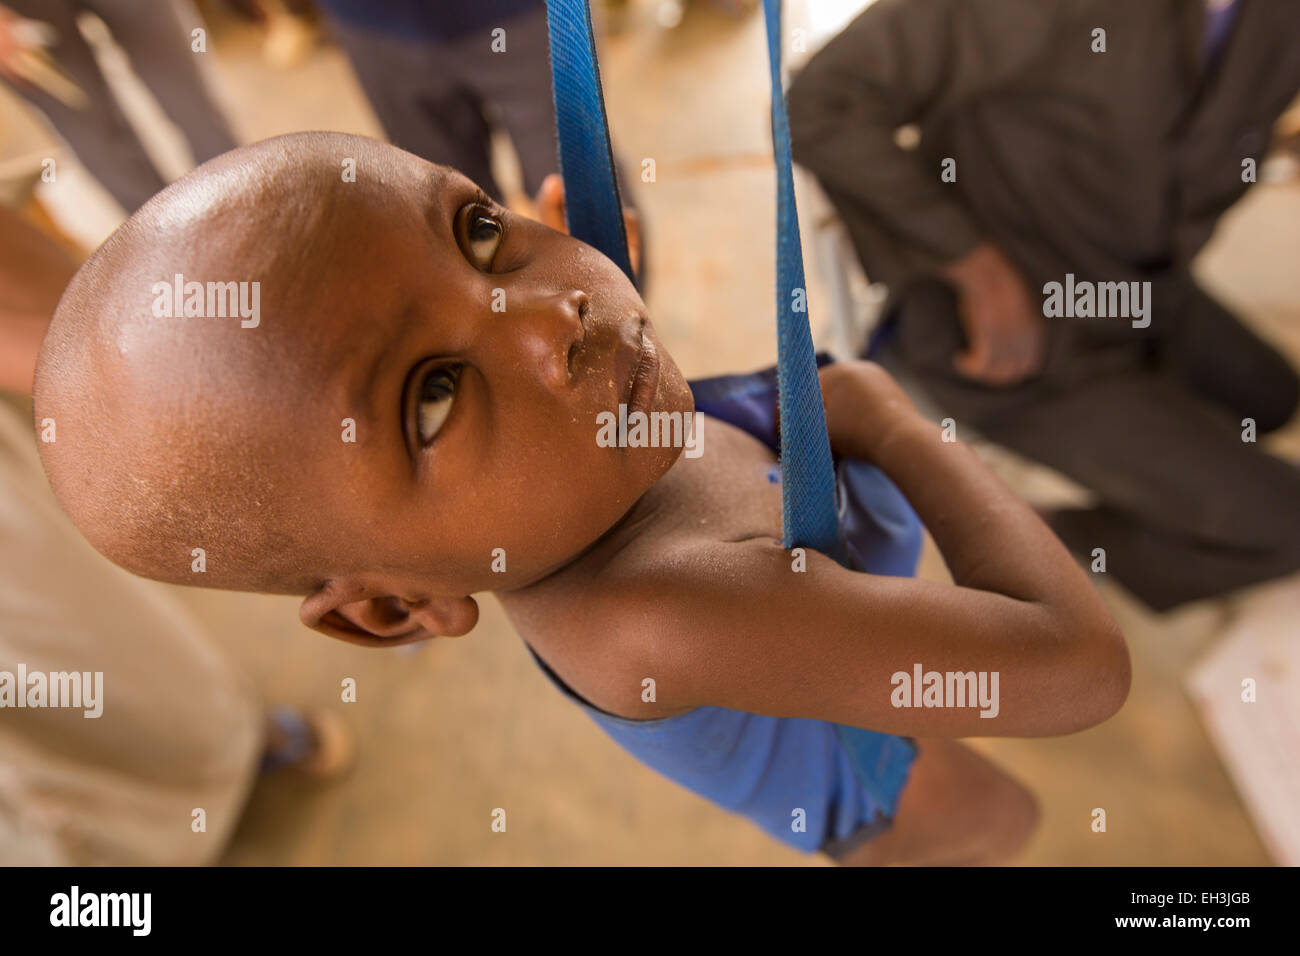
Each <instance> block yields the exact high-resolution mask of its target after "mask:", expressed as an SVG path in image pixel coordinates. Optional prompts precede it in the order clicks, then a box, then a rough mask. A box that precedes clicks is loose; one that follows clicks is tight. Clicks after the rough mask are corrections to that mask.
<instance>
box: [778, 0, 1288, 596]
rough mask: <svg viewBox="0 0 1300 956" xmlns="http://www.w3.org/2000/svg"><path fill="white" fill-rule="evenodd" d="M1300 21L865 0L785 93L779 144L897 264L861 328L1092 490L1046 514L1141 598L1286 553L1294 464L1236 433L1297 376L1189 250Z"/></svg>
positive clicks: (1141, 8)
mask: <svg viewBox="0 0 1300 956" xmlns="http://www.w3.org/2000/svg"><path fill="white" fill-rule="evenodd" d="M1297 36H1300V4H1297V3H1292V2H1285V0H1208V2H1202V0H1149V2H1143V3H1133V2H1131V0H1076V2H1069V3H1065V2H1062V3H1043V2H1041V0H879V2H878V3H875V4H873V5H872V6H871V7H869V8H868V9H867V10H866V11H864V12H863V13H862V14H861V15H860V16H858V17H857V18H856V19H855V20H854V21H853V22H852V23H850V24H849V26H848V27H847V28H845V30H844V31H843V32H842V33H841V34H840V35H838V36H836V37H835V38H833V39H832V40H831V41H830V42H829V43H827V44H826V46H825V48H824V49H822V50H821V51H820V52H818V53H817V54H816V55H814V56H813V57H812V59H811V60H810V61H809V62H808V64H807V65H806V66H805V68H804V69H803V70H802V72H801V73H800V74H799V75H798V76H797V77H795V79H794V80H793V82H792V84H791V86H790V90H789V113H790V131H791V137H792V142H793V149H794V158H795V160H796V161H797V162H798V163H800V164H801V165H803V166H804V167H805V168H807V169H808V170H809V171H811V172H812V173H813V174H814V175H815V176H816V177H817V179H818V181H819V183H820V184H821V186H822V187H823V189H824V190H825V192H826V194H827V196H828V197H829V198H830V200H831V202H832V203H833V204H834V205H835V207H836V209H837V211H838V213H839V215H840V218H841V219H842V220H843V221H844V223H845V226H846V227H847V229H848V231H849V233H850V235H851V236H852V239H853V242H854V245H855V247H856V249H857V252H858V256H859V258H860V260H861V263H862V265H863V268H864V269H865V271H866V273H867V275H868V276H869V277H870V278H871V279H872V281H874V282H880V283H883V284H884V285H886V286H887V287H888V289H889V303H888V304H887V307H886V308H887V314H888V315H889V316H890V321H891V326H890V332H889V333H887V334H886V335H885V336H882V337H881V338H880V339H879V340H878V341H880V342H883V343H885V344H884V345H883V347H884V348H886V349H888V350H889V352H890V354H892V355H893V356H894V357H895V358H896V359H897V360H898V361H899V362H901V364H902V366H903V367H905V368H906V369H908V370H909V371H910V372H911V373H913V375H914V377H915V378H916V380H917V381H918V383H919V384H920V386H921V387H922V388H923V389H924V390H925V391H926V392H927V393H928V394H929V396H930V397H931V398H932V399H933V400H934V401H935V403H936V404H937V405H938V407H939V408H940V409H941V414H942V415H943V416H950V417H952V418H953V419H955V420H956V422H957V423H958V424H959V426H962V425H969V426H970V427H971V428H973V429H976V430H978V431H979V432H980V433H981V434H983V435H984V436H985V437H987V438H989V439H990V440H992V441H994V442H997V443H998V444H1001V445H1004V446H1006V447H1007V448H1010V449H1013V450H1014V451H1017V452H1019V453H1021V454H1023V455H1025V456H1026V457H1028V458H1030V459H1033V460H1035V461H1038V462H1041V463H1043V464H1045V465H1048V466H1050V467H1052V468H1055V469H1057V470H1059V471H1060V472H1062V473H1064V474H1065V475H1067V476H1069V477H1070V478H1072V479H1074V480H1075V481H1077V482H1079V483H1080V484H1082V485H1083V486H1085V487H1086V488H1088V489H1090V490H1091V491H1092V492H1093V493H1095V496H1096V499H1097V501H1096V504H1095V506H1093V507H1087V508H1077V509H1068V510H1067V509H1062V510H1059V511H1057V512H1055V513H1054V514H1053V515H1051V518H1050V523H1051V526H1052V528H1053V530H1055V531H1056V532H1057V534H1058V535H1060V537H1061V538H1062V540H1063V541H1064V542H1065V543H1066V544H1067V545H1068V546H1069V547H1070V548H1071V549H1072V550H1073V551H1075V552H1076V553H1079V554H1082V555H1088V556H1092V555H1095V551H1094V549H1097V548H1102V549H1104V552H1105V556H1106V570H1107V571H1108V572H1109V573H1110V574H1113V575H1114V576H1115V577H1117V578H1118V579H1119V580H1120V581H1121V582H1122V583H1123V584H1124V585H1125V586H1126V587H1127V588H1128V589H1129V590H1130V591H1132V592H1133V593H1134V594H1135V595H1136V596H1137V597H1138V598H1140V599H1141V600H1142V601H1143V602H1145V603H1146V604H1147V605H1148V606H1150V607H1152V608H1154V609H1157V610H1165V609H1169V608H1173V607H1177V606H1179V605H1181V604H1184V603H1186V602H1189V601H1195V600H1198V599H1201V598H1209V597H1214V596H1216V595H1221V594H1224V593H1226V592H1229V591H1232V590H1235V589H1237V588H1241V587H1244V586H1246V585H1251V584H1255V583H1258V582H1262V581H1267V580H1270V579H1272V578H1277V577H1281V576H1284V575H1289V574H1291V573H1292V572H1295V571H1297V570H1300V471H1297V469H1296V468H1295V467H1293V465H1291V464H1290V463H1287V462H1284V461H1282V460H1279V459H1278V458H1276V457H1273V456H1271V455H1269V454H1266V453H1265V452H1263V451H1261V450H1260V448H1259V445H1258V444H1256V443H1255V437H1256V436H1262V435H1264V434H1266V433H1268V432H1270V431H1273V430H1276V429H1278V428H1280V427H1281V426H1283V425H1285V424H1286V423H1287V422H1288V420H1290V419H1291V417H1292V415H1293V414H1294V412H1295V409H1296V405H1297V401H1298V400H1300V380H1298V379H1297V375H1296V371H1295V369H1293V368H1292V367H1291V365H1290V364H1289V363H1288V362H1287V360H1286V359H1285V358H1283V357H1282V356H1281V355H1280V354H1279V353H1278V352H1277V351H1276V350H1275V349H1274V348H1273V347H1272V346H1270V345H1269V344H1267V343H1266V342H1264V341H1262V340H1260V339H1259V338H1258V337H1257V336H1255V335H1254V334H1253V333H1252V332H1251V331H1249V330H1248V329H1247V328H1246V327H1245V326H1244V325H1243V324H1242V323H1241V322H1240V321H1238V319H1237V318H1236V317H1235V316H1233V315H1232V314H1230V313H1229V312H1228V311H1227V310H1226V309H1225V308H1224V307H1223V306H1222V305H1220V304H1219V303H1218V302H1216V301H1215V300H1214V299H1213V298H1212V297H1211V296H1210V295H1209V294H1208V293H1206V292H1205V291H1204V290H1203V289H1201V288H1200V287H1199V286H1198V285H1197V283H1196V281H1195V279H1194V278H1193V277H1192V274H1191V271H1190V266H1191V263H1192V259H1193V257H1194V256H1195V255H1196V253H1197V251H1198V250H1200V248H1201V247H1202V246H1203V245H1204V244H1205V242H1206V240H1207V239H1208V238H1209V236H1210V234H1211V232H1212V231H1213V229H1214V226H1215V223H1216V222H1217V221H1218V219H1219V217H1220V216H1221V215H1222V214H1223V213H1224V212H1225V211H1226V210H1227V209H1228V208H1229V207H1230V206H1231V205H1232V204H1233V203H1234V202H1236V201H1237V200H1238V199H1239V198H1240V197H1241V195H1242V194H1243V193H1244V192H1245V191H1246V190H1247V189H1248V188H1249V185H1250V183H1251V182H1253V181H1254V176H1253V173H1252V171H1253V169H1254V166H1255V164H1256V163H1258V162H1259V160H1260V159H1261V158H1262V155H1263V153H1264V151H1265V148H1266V147H1267V145H1268V142H1269V134H1270V130H1271V129H1272V127H1273V124H1274V122H1275V120H1277V118H1278V117H1279V115H1280V114H1282V113H1283V111H1284V110H1285V109H1286V108H1287V106H1288V105H1289V104H1290V103H1291V102H1292V101H1293V100H1294V98H1295V96H1296V94H1297V92H1300V44H1298V43H1297V42H1296V37H1297ZM909 126H910V127H914V128H915V129H917V130H919V134H920V141H919V145H916V147H915V148H912V149H904V148H902V146H900V144H899V138H897V137H896V133H897V131H899V130H900V129H901V128H904V127H909ZM1040 289H1041V290H1042V295H1041V296H1040V294H1039V290H1040ZM1116 304H1117V305H1118V308H1111V306H1113V305H1116ZM1108 312H1110V313H1112V314H1107V313H1108ZM1116 312H1118V313H1119V314H1114V313H1116ZM891 335H892V338H890V336H891Z"/></svg>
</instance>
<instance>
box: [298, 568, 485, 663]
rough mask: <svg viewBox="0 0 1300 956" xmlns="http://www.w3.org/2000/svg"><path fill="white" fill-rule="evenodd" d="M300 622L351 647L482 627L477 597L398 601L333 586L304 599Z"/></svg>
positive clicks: (342, 584) (363, 590)
mask: <svg viewBox="0 0 1300 956" xmlns="http://www.w3.org/2000/svg"><path fill="white" fill-rule="evenodd" d="M298 617H299V619H301V621H302V623H303V624H305V625H307V626H308V627H310V628H311V629H312V630H313V631H319V632H320V633H321V634H325V635H328V636H329V637H333V638H336V639H338V640H340V641H347V642H348V643H349V644H361V645H364V646H366V647H398V646H400V645H402V644H413V643H415V642H416V641H427V640H429V638H431V637H460V636H461V635H462V634H468V633H469V632H470V631H471V630H473V629H474V625H475V624H477V623H478V604H477V603H475V601H474V599H473V598H472V597H427V598H420V599H418V600H412V599H407V598H399V597H394V596H393V595H391V594H383V593H380V594H376V593H375V589H373V588H367V587H365V586H364V585H361V584H359V583H353V582H341V581H331V582H329V583H328V584H326V585H324V586H323V587H321V588H320V589H319V590H317V591H314V592H313V593H311V594H309V595H307V597H305V598H304V599H303V602H302V607H300V608H299V609H298Z"/></svg>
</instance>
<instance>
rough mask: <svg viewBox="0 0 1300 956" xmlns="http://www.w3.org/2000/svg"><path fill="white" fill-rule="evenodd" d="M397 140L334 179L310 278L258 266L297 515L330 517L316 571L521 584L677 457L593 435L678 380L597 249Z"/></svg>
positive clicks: (609, 520) (676, 399)
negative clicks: (346, 179)
mask: <svg viewBox="0 0 1300 956" xmlns="http://www.w3.org/2000/svg"><path fill="white" fill-rule="evenodd" d="M393 156H395V157H400V158H394V159H393V160H392V162H391V164H386V165H389V169H388V170H386V172H385V175H384V176H383V177H382V179H383V181H382V183H381V182H379V181H377V179H378V177H376V178H372V179H369V180H367V178H366V177H365V176H364V175H363V174H362V171H361V169H358V175H357V182H356V183H349V184H346V185H344V186H341V187H339V186H335V188H334V189H333V190H331V192H333V193H334V196H331V197H330V199H329V201H330V203H332V208H331V209H330V212H329V215H328V218H322V226H321V227H320V228H319V229H318V230H316V231H314V232H313V233H312V235H311V240H312V245H313V248H312V249H311V250H304V252H303V256H304V258H305V257H306V256H308V255H310V257H311V260H312V261H313V262H314V265H313V271H314V270H315V269H316V268H319V272H316V275H317V278H315V279H311V280H303V279H301V278H299V280H298V281H296V282H295V283H294V285H295V286H296V289H295V291H294V293H293V296H292V297H293V299H294V301H293V302H291V303H290V302H283V301H282V302H276V301H275V299H276V297H275V289H274V288H273V287H272V284H271V283H266V282H264V283H263V292H262V296H263V301H262V323H261V324H262V327H263V328H264V329H265V330H266V331H267V332H269V333H271V334H272V335H275V326H276V325H277V321H276V313H277V311H279V309H281V308H283V309H285V310H286V313H289V312H292V313H296V314H297V318H296V319H294V320H293V322H294V334H293V339H292V341H291V342H285V341H279V340H276V341H278V348H277V351H279V350H282V349H285V348H290V349H291V350H292V351H291V352H290V353H288V354H284V355H283V368H284V374H283V376H280V375H278V374H277V378H278V379H279V381H278V384H272V385H271V386H270V387H271V389H272V390H273V391H274V393H275V395H274V398H273V399H272V401H273V402H274V403H275V405H276V407H277V408H278V409H279V410H280V411H281V412H283V413H284V414H285V421H284V423H283V424H284V428H283V432H282V437H280V438H278V439H277V440H279V441H283V442H284V444H285V447H284V450H283V461H284V462H287V463H289V465H290V468H291V469H292V472H293V475H294V477H293V478H292V479H291V481H293V482H301V486H300V489H299V493H300V495H301V497H302V500H304V501H305V502H306V503H308V504H309V507H308V508H307V509H306V510H305V511H304V512H303V513H302V517H301V519H300V523H301V524H303V525H304V527H302V528H300V529H299V531H300V532H302V533H303V534H302V535H301V536H303V537H307V538H310V539H316V540H319V538H320V536H321V535H322V534H323V535H324V536H325V539H326V540H324V541H320V545H321V548H322V550H323V552H324V553H325V554H326V555H329V556H331V558H332V560H333V562H334V564H335V569H334V571H332V572H331V570H330V569H325V570H326V572H327V576H329V575H330V574H333V573H342V572H344V571H345V570H358V569H362V568H375V569H388V570H391V572H392V574H391V575H390V577H391V582H390V583H389V584H388V585H387V589H388V590H389V591H390V593H393V594H394V595H395V596H397V597H401V598H404V599H405V598H408V597H410V598H412V599H419V597H420V595H421V594H423V593H424V592H425V591H427V589H429V588H430V587H436V589H437V591H438V592H440V593H445V594H448V595H451V594H459V595H466V594H469V593H472V592H475V591H481V590H502V589H508V588H513V587H517V586H520V585H522V584H525V583H528V582H529V581H531V580H535V579H537V578H539V577H541V576H543V575H544V574H545V573H547V572H549V571H552V570H555V569H556V568H558V567H560V566H562V565H563V564H565V563H567V562H568V561H569V560H571V559H572V558H573V557H574V556H576V555H577V554H578V553H580V552H581V551H582V550H583V549H585V548H586V547H587V546H588V545H590V544H591V543H592V542H593V541H595V540H596V539H597V538H598V537H599V536H600V535H602V534H603V533H604V532H605V531H606V530H608V529H609V528H610V527H611V526H612V525H613V524H614V523H615V522H616V521H617V520H618V519H619V518H620V517H621V516H622V515H624V514H625V513H626V512H627V510H628V509H629V508H630V507H631V505H632V504H633V503H634V502H635V501H636V500H637V499H638V498H639V497H640V496H641V495H642V494H643V493H644V492H645V491H646V490H647V488H649V486H650V485H651V484H653V483H654V481H655V480H656V479H657V478H659V477H660V476H661V475H662V474H663V473H664V472H665V471H666V470H667V469H668V468H669V466H670V465H671V464H672V462H673V461H674V460H675V459H676V457H677V455H678V454H679V450H678V449H661V448H604V447H600V446H599V445H598V444H597V441H596V437H597V432H598V425H597V414H598V413H600V412H602V411H613V412H617V410H618V406H619V405H620V404H627V405H629V409H630V410H632V409H635V408H636V407H640V408H641V409H642V410H644V411H650V410H652V409H653V410H663V411H678V412H686V411H690V410H691V408H692V404H691V398H690V392H689V389H688V388H687V387H686V384H685V381H684V380H683V378H682V375H681V373H680V372H679V371H678V369H677V367H676V366H675V365H674V364H673V361H672V359H671V358H670V357H669V356H668V354H667V353H666V352H665V351H664V350H663V348H662V347H661V346H660V345H659V343H658V340H657V338H656V336H655V333H654V329H653V327H652V326H651V324H650V322H649V320H648V318H647V316H646V313H645V306H644V304H643V303H642V301H641V298H640V297H639V295H638V294H637V292H636V290H635V288H634V287H633V285H632V284H631V282H629V281H628V279H627V278H626V277H625V276H624V275H623V274H622V272H621V271H620V270H619V269H618V268H617V267H616V266H615V265H614V264H613V263H612V262H610V261H609V260H608V259H606V258H605V257H604V256H602V255H600V254H599V253H597V252H596V251H594V250H593V249H591V248H590V247H588V246H586V245H585V244H583V243H581V242H578V241H576V240H574V239H572V238H570V237H568V236H565V235H562V234H560V233H558V232H555V231H553V230H551V229H548V228H546V227H545V226H542V225H541V224H539V223H536V222H533V221H531V220H528V219H526V218H523V217H520V216H516V215H513V214H511V213H509V212H506V211H504V210H503V209H501V208H500V207H498V206H496V205H495V204H494V203H492V202H491V201H490V200H488V199H487V198H486V197H484V196H483V195H482V194H481V192H480V191H479V190H478V188H477V187H476V186H475V185H474V184H473V183H472V182H470V181H469V180H468V179H466V178H465V177H463V176H461V175H460V174H458V173H456V172H454V171H452V170H449V169H446V168H444V167H439V166H434V165H431V164H428V163H425V162H423V161H421V160H419V159H417V158H416V157H413V156H410V155H409V154H406V153H400V152H399V151H397V150H392V151H391V153H388V154H387V155H386V157H385V158H389V157H393ZM335 197H338V199H337V200H336V198H335ZM287 297H288V294H287V293H286V298H287ZM239 334H241V335H244V336H255V335H257V334H258V330H241V331H240V333H239ZM638 366H640V367H641V369H642V372H641V374H640V376H638V375H637V371H638ZM647 371H648V372H649V373H650V374H648V375H647V374H646V372H647ZM634 386H636V387H635V388H634ZM647 386H649V387H647ZM345 419H351V420H353V421H354V422H355V428H354V429H353V430H352V431H354V433H355V441H354V442H352V441H347V440H345V439H346V438H348V437H349V433H348V430H347V426H346V424H345V421H344V420H345ZM498 549H500V550H498ZM494 566H495V567H494ZM502 567H504V568H505V572H504V573H499V569H500V568H502ZM430 582H436V584H431V583H430ZM380 587H383V585H380ZM403 590H406V591H409V592H410V594H409V595H407V594H402V593H400V592H401V591H403Z"/></svg>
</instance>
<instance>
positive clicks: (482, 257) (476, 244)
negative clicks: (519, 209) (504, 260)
mask: <svg viewBox="0 0 1300 956" xmlns="http://www.w3.org/2000/svg"><path fill="white" fill-rule="evenodd" d="M503 235H505V229H504V228H503V227H502V225H501V220H499V219H497V218H496V217H495V216H493V215H491V214H490V213H488V212H487V211H485V210H483V209H479V208H474V209H471V210H470V212H469V216H468V222H467V223H466V226H465V242H466V245H467V246H468V247H469V257H470V261H472V262H473V263H474V265H475V267H477V268H479V269H482V270H484V271H487V270H488V269H490V268H491V267H492V260H493V259H494V258H495V257H496V254H497V250H498V249H499V248H501V238H502V236H503Z"/></svg>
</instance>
